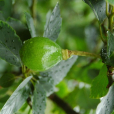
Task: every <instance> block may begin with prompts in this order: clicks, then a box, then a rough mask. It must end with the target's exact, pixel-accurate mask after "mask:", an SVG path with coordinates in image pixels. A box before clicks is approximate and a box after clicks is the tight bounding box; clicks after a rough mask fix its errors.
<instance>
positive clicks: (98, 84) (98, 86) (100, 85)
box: [91, 64, 108, 98]
mask: <svg viewBox="0 0 114 114" xmlns="http://www.w3.org/2000/svg"><path fill="white" fill-rule="evenodd" d="M107 85H108V78H107V67H106V65H105V64H104V65H103V67H102V68H101V70H100V73H99V75H98V76H97V77H96V78H95V79H94V80H93V82H92V86H91V97H92V98H100V97H103V96H104V95H106V93H107V92H108V89H107V88H106V87H107Z"/></svg>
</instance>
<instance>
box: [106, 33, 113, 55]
mask: <svg viewBox="0 0 114 114" xmlns="http://www.w3.org/2000/svg"><path fill="white" fill-rule="evenodd" d="M107 35H108V37H107V56H108V57H110V56H111V54H112V53H113V51H114V35H113V34H112V33H111V32H110V31H108V34H107Z"/></svg>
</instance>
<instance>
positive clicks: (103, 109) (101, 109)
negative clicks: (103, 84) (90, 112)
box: [96, 85, 114, 114]
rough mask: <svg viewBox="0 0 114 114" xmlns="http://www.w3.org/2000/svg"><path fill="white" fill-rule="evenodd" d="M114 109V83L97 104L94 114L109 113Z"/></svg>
mask: <svg viewBox="0 0 114 114" xmlns="http://www.w3.org/2000/svg"><path fill="white" fill-rule="evenodd" d="M113 110H114V85H112V86H111V87H110V88H109V91H108V93H107V95H106V96H105V97H103V98H102V100H101V102H100V104H99V105H98V106H97V109H96V114H111V113H112V112H113Z"/></svg>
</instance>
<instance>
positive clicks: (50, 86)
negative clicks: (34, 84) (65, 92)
mask: <svg viewBox="0 0 114 114" xmlns="http://www.w3.org/2000/svg"><path fill="white" fill-rule="evenodd" d="M39 83H40V84H41V85H42V86H43V88H44V89H45V91H46V95H47V96H49V95H50V94H51V93H53V92H54V80H53V79H52V77H41V78H40V79H39Z"/></svg>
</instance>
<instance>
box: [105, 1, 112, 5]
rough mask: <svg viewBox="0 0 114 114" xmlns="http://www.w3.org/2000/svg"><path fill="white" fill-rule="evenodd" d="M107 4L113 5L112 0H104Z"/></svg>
mask: <svg viewBox="0 0 114 114" xmlns="http://www.w3.org/2000/svg"><path fill="white" fill-rule="evenodd" d="M106 1H107V2H108V3H109V4H111V5H114V0H106Z"/></svg>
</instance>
